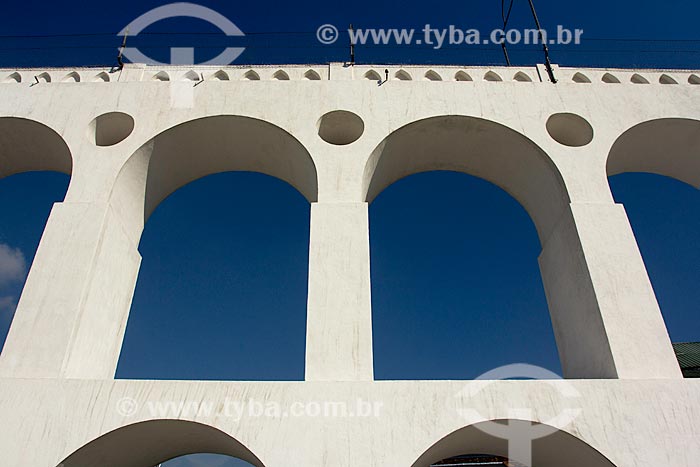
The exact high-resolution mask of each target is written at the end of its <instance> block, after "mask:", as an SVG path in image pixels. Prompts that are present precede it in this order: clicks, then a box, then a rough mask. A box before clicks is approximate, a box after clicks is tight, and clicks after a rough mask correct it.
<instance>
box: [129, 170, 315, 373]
mask: <svg viewBox="0 0 700 467" xmlns="http://www.w3.org/2000/svg"><path fill="white" fill-rule="evenodd" d="M202 206H206V209H202ZM309 221H310V206H309V204H308V203H307V202H306V200H305V199H304V198H303V197H302V196H301V195H300V194H299V193H298V192H297V191H296V190H294V189H293V188H292V187H290V186H289V185H288V184H287V183H285V182H282V181H281V180H279V179H276V178H273V177H270V176H267V175H262V174H258V173H241V172H227V173H220V174H216V175H210V176H207V177H205V178H202V179H199V180H197V181H195V182H192V183H190V184H188V185H186V186H184V187H182V188H181V189H179V190H177V191H176V192H174V193H173V194H172V195H171V196H169V197H168V198H167V199H166V200H165V201H164V202H163V203H161V205H159V206H158V208H157V210H156V211H155V212H154V213H153V215H152V216H151V218H150V219H149V221H148V223H147V225H146V227H145V229H144V232H143V235H142V237H141V241H140V243H139V252H140V254H141V256H142V258H143V260H142V261H141V267H140V271H139V277H138V282H137V284H136V288H135V291H134V295H133V300H132V304H131V313H130V315H129V317H128V323H127V326H126V333H125V336H124V341H123V345H122V349H121V355H120V358H119V365H118V368H117V373H116V375H117V378H124V379H167V380H219V381H221V380H224V381H271V380H272V381H302V380H303V379H304V361H305V359H304V352H305V334H306V302H307V286H308V245H309Z"/></svg>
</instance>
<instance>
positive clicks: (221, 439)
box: [59, 420, 264, 467]
mask: <svg viewBox="0 0 700 467" xmlns="http://www.w3.org/2000/svg"><path fill="white" fill-rule="evenodd" d="M196 453H212V454H220V455H225V456H230V457H235V458H238V459H242V460H244V461H246V462H248V463H250V464H252V465H254V466H255V467H264V464H263V463H262V461H261V460H260V459H259V458H258V457H257V456H256V455H255V454H253V453H252V452H251V450H250V449H248V448H247V447H246V446H244V445H243V444H242V443H241V442H240V441H238V440H236V439H235V438H233V437H231V436H229V435H228V434H226V433H224V432H223V431H221V430H219V429H217V428H214V427H211V426H209V425H205V424H202V423H196V422H190V421H185V420H150V421H146V422H139V423H134V424H132V425H127V426H124V427H121V428H118V429H116V430H113V431H111V432H109V433H107V434H104V435H102V436H100V437H99V438H97V439H95V440H93V441H90V442H89V443H87V444H86V445H85V446H83V447H81V448H79V449H78V450H76V451H75V452H74V453H72V454H71V455H70V456H68V457H67V458H66V459H64V460H63V461H62V462H61V463H60V464H59V465H62V466H64V467H84V466H88V465H119V466H123V467H152V466H154V465H159V464H160V463H163V462H166V461H168V460H171V459H175V458H178V457H180V456H185V455H189V454H196Z"/></svg>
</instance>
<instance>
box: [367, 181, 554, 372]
mask: <svg viewBox="0 0 700 467" xmlns="http://www.w3.org/2000/svg"><path fill="white" fill-rule="evenodd" d="M369 214H370V253H371V258H372V261H371V267H370V273H371V286H372V291H371V298H372V328H373V336H374V338H373V348H374V351H373V353H374V375H375V379H377V380H469V379H474V378H477V377H478V376H479V375H481V374H483V373H485V372H487V371H488V370H491V369H493V368H497V367H500V366H503V365H507V364H510V363H513V362H515V361H521V362H527V363H530V364H533V365H538V366H540V367H544V368H548V369H549V370H551V371H553V372H555V373H560V371H561V368H560V363H559V357H558V352H557V345H556V341H555V338H554V332H553V326H552V322H551V319H550V316H549V313H548V307H547V300H546V297H545V294H544V287H543V284H542V278H541V275H540V271H539V267H538V261H537V258H538V256H539V254H540V245H539V242H538V239H537V233H536V231H535V229H534V228H533V224H532V221H531V219H530V218H529V216H528V215H527V213H526V212H525V211H524V210H523V208H522V207H521V206H520V205H519V204H518V203H517V202H516V201H515V200H514V199H513V198H512V197H510V196H509V195H508V194H507V193H505V192H504V191H503V190H501V189H499V188H498V187H496V186H494V185H493V184H491V183H489V182H486V181H484V180H482V179H478V178H475V177H472V176H469V175H466V174H463V173H457V172H451V171H434V172H425V173H421V174H417V175H412V176H409V177H406V178H404V179H402V180H400V181H398V182H396V183H394V184H392V185H391V186H390V187H389V188H388V189H387V190H385V191H384V192H382V194H381V195H380V196H378V197H377V199H376V200H375V201H374V202H373V203H372V204H371V205H370V212H369Z"/></svg>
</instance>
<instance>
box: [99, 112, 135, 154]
mask: <svg viewBox="0 0 700 467" xmlns="http://www.w3.org/2000/svg"><path fill="white" fill-rule="evenodd" d="M133 131H134V119H133V117H132V116H131V115H128V114H125V113H122V112H109V113H106V114H102V115H100V116H99V117H97V118H95V119H94V120H93V121H92V122H91V123H90V125H89V127H88V138H90V140H91V141H92V142H93V143H95V144H96V145H97V146H114V145H115V144H118V143H121V142H122V141H124V140H125V139H126V138H128V137H129V135H131V133H132V132H133Z"/></svg>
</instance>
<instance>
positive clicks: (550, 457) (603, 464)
mask: <svg viewBox="0 0 700 467" xmlns="http://www.w3.org/2000/svg"><path fill="white" fill-rule="evenodd" d="M496 424H498V430H508V429H509V430H512V432H513V433H516V435H517V436H531V437H532V438H535V439H534V441H532V444H531V446H532V465H533V466H535V467H561V466H566V467H615V464H613V463H612V462H611V461H610V460H609V459H607V458H606V457H605V456H604V455H603V454H601V453H600V451H598V450H597V449H596V448H594V447H593V446H591V445H590V444H589V443H588V442H586V441H584V440H582V439H580V438H577V437H576V436H574V435H572V434H570V433H568V432H566V431H564V430H561V429H558V428H555V427H553V426H550V425H546V424H543V423H538V422H536V421H530V420H517V419H510V420H489V421H484V422H479V423H475V424H473V425H469V426H466V427H463V428H460V429H458V430H456V431H453V432H452V433H449V434H447V435H446V436H444V437H442V438H440V439H439V440H436V441H435V442H434V443H433V444H432V446H430V447H428V448H427V449H426V450H425V452H424V453H423V454H422V455H421V456H420V457H419V458H418V459H417V460H416V461H415V462H414V463H413V464H412V466H411V467H429V466H430V465H431V464H433V463H436V462H440V461H441V460H443V459H447V458H450V457H454V456H458V455H463V454H491V455H496V456H501V457H506V458H507V457H508V455H509V452H508V440H507V439H505V437H499V436H495V435H493V434H490V433H491V432H492V431H491V430H492V429H493V427H494V426H496ZM504 427H505V428H504ZM541 433H548V435H547V436H544V437H538V438H536V436H537V435H538V434H541Z"/></svg>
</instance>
